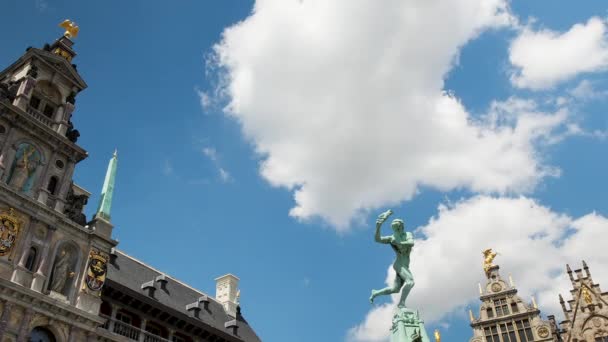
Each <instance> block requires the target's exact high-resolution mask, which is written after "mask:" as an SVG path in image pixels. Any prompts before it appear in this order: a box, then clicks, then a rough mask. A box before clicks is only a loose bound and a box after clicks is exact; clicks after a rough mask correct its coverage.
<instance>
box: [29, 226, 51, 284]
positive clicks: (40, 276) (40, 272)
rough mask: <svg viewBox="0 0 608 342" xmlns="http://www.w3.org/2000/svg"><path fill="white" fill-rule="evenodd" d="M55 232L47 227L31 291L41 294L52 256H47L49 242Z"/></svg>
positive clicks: (49, 246)
mask: <svg viewBox="0 0 608 342" xmlns="http://www.w3.org/2000/svg"><path fill="white" fill-rule="evenodd" d="M55 230H57V228H55V227H51V226H49V227H48V228H47V232H46V240H44V247H43V248H42V251H41V253H40V257H41V259H40V263H39V264H38V269H37V270H36V273H34V280H33V281H32V290H34V291H38V292H43V287H44V283H45V281H46V277H47V274H46V270H47V269H48V268H49V267H50V266H49V263H50V262H51V259H52V257H53V256H52V255H49V253H50V252H52V251H50V249H51V241H53V235H54V234H55Z"/></svg>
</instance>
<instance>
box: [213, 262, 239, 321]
mask: <svg viewBox="0 0 608 342" xmlns="http://www.w3.org/2000/svg"><path fill="white" fill-rule="evenodd" d="M238 287H239V278H237V277H236V276H235V275H232V274H230V273H228V274H226V275H223V276H221V277H219V278H216V279H215V299H216V300H217V301H218V302H219V303H220V304H222V305H223V306H224V310H225V311H226V313H227V314H228V315H230V316H232V317H236V308H237V306H238V304H237V293H238Z"/></svg>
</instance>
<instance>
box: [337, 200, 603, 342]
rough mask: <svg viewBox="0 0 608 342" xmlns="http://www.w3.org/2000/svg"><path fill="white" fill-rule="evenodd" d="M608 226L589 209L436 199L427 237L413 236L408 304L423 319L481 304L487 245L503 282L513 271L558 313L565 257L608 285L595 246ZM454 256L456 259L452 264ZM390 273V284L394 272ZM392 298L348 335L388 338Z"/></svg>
mask: <svg viewBox="0 0 608 342" xmlns="http://www.w3.org/2000/svg"><path fill="white" fill-rule="evenodd" d="M406 219H407V217H406ZM607 231H608V218H607V217H604V216H601V215H599V214H596V213H591V214H588V215H585V216H583V217H579V218H572V217H569V216H567V215H565V214H561V213H558V212H555V211H552V210H551V209H550V208H548V207H545V206H542V205H540V204H539V203H538V202H536V201H535V200H533V199H529V198H526V197H519V198H505V197H500V198H495V197H488V196H476V197H473V198H470V199H467V200H462V201H460V202H457V203H456V204H454V205H453V206H451V207H448V206H445V205H441V206H440V207H439V212H438V214H437V215H436V216H435V217H433V218H431V219H430V220H429V222H428V224H427V225H425V226H423V227H420V228H419V232H420V233H422V234H423V235H424V236H425V237H426V239H420V240H417V241H416V245H415V247H414V249H413V251H412V273H413V274H414V278H415V281H416V285H415V287H414V289H413V290H412V292H411V293H410V299H408V305H409V306H411V307H414V308H418V309H420V310H421V314H422V315H423V318H425V319H426V320H427V322H437V321H438V320H440V319H442V318H445V317H446V316H449V315H453V314H457V315H464V313H465V312H464V311H465V308H466V307H467V306H469V305H471V306H472V307H474V306H477V305H478V303H479V299H478V291H477V283H478V282H482V284H485V276H484V275H483V271H482V268H481V263H482V256H481V251H482V250H483V249H484V248H490V247H492V248H494V249H495V250H497V251H498V252H499V253H500V255H499V256H498V257H497V259H496V260H495V261H496V263H497V264H499V265H500V266H501V274H502V276H503V277H504V278H505V280H506V279H508V275H509V274H512V275H513V279H514V281H515V284H516V286H517V287H518V288H519V295H520V296H521V297H522V298H523V299H524V300H526V301H528V302H529V301H530V297H531V296H532V295H533V294H534V295H536V298H537V301H538V304H539V306H540V308H541V310H542V312H543V313H544V314H555V315H556V316H557V317H561V316H562V314H561V309H560V306H559V301H558V299H557V296H558V294H559V293H561V294H562V295H564V298H566V297H568V296H569V292H568V291H567V290H568V289H569V287H568V286H569V285H570V283H569V280H568V277H567V275H566V273H565V264H566V263H570V265H571V266H572V267H573V268H580V261H581V259H584V260H586V261H587V263H588V264H589V266H590V267H591V271H592V273H593V270H594V269H595V270H597V271H598V272H595V274H593V278H594V280H595V281H596V282H599V283H600V284H604V286H607V285H606V284H608V274H606V272H599V271H600V270H604V269H606V267H608V256H606V255H605V253H599V252H598V251H600V250H602V248H603V241H605V237H606V232H607ZM456 259H457V260H459V262H458V263H454V262H450V260H456ZM472 269H477V270H478V271H477V272H472V271H471V270H472ZM388 272H389V273H388V274H389V277H387V283H390V282H391V281H392V279H389V278H392V277H393V275H392V273H393V271H392V269H391V268H389V270H388ZM380 285H381V283H379V285H378V286H380ZM437 293H441V296H437V295H436V294H437ZM397 300H398V297H397V296H395V297H394V298H393V300H392V301H391V303H390V304H385V305H383V306H379V307H377V308H373V309H372V310H370V312H369V313H368V314H367V316H366V317H365V319H364V321H363V322H362V323H361V324H360V325H358V326H356V327H354V328H353V329H351V330H350V332H349V335H348V337H349V340H351V341H385V340H386V339H387V337H388V328H389V325H390V322H391V314H392V310H393V308H394V304H395V303H396V301H397ZM477 314H478V313H476V315H477Z"/></svg>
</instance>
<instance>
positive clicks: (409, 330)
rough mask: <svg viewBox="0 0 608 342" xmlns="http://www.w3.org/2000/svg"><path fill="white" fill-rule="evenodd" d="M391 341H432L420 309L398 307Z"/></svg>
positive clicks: (394, 317)
mask: <svg viewBox="0 0 608 342" xmlns="http://www.w3.org/2000/svg"><path fill="white" fill-rule="evenodd" d="M391 342H430V340H429V337H428V335H427V334H426V329H425V328H424V321H423V320H422V319H421V318H420V316H419V315H418V311H416V310H412V309H408V308H397V312H395V316H393V326H392V327H391Z"/></svg>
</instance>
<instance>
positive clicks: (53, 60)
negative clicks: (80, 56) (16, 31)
mask: <svg viewBox="0 0 608 342" xmlns="http://www.w3.org/2000/svg"><path fill="white" fill-rule="evenodd" d="M28 53H32V54H34V55H36V57H38V58H40V59H41V60H43V61H44V62H46V63H48V65H49V66H51V67H52V68H54V69H55V70H57V71H58V72H60V73H61V74H63V75H64V76H65V77H67V78H68V79H69V80H70V81H72V82H73V83H74V84H75V85H77V86H78V87H79V88H80V89H84V88H86V87H87V84H86V83H85V82H84V80H83V79H82V77H80V75H79V74H78V72H77V71H76V69H74V67H73V66H72V64H70V62H68V61H67V60H66V59H65V58H63V57H60V56H57V55H55V54H53V53H51V52H48V51H44V50H40V49H35V48H32V49H30V50H29V51H28Z"/></svg>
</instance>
